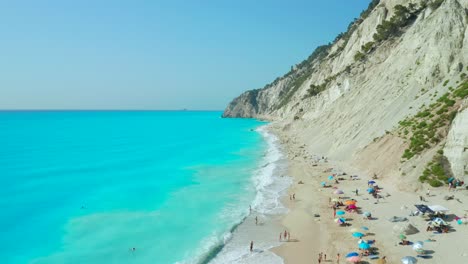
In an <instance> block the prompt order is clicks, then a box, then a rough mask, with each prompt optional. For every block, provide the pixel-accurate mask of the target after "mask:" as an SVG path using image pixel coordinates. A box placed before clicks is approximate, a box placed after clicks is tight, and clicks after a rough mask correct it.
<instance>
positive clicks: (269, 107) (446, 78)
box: [223, 0, 468, 174]
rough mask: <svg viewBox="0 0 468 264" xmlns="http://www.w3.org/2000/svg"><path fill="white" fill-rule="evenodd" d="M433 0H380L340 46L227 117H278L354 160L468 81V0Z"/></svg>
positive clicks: (313, 144) (326, 151)
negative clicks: (365, 148) (436, 0)
mask: <svg viewBox="0 0 468 264" xmlns="http://www.w3.org/2000/svg"><path fill="white" fill-rule="evenodd" d="M433 2H435V1H434V0H433V1H423V0H414V1H408V0H382V1H380V3H378V1H373V3H378V4H377V5H374V6H371V8H370V9H369V10H368V11H367V12H366V13H365V14H363V16H362V17H361V18H360V19H358V20H357V21H356V22H355V23H354V24H352V25H351V26H350V29H349V30H348V32H347V33H345V34H344V35H343V36H342V37H341V38H338V39H337V40H335V41H334V43H333V44H332V45H330V46H327V47H324V48H323V49H321V50H318V51H316V52H314V54H312V55H311V57H309V59H307V60H306V61H304V62H302V63H301V64H299V65H297V66H296V68H295V69H294V70H292V71H291V72H289V73H288V74H286V75H285V76H283V77H281V78H278V79H277V80H275V81H274V82H272V83H271V84H269V85H267V86H266V87H265V88H264V89H259V90H254V91H247V92H245V93H243V94H242V95H240V96H239V97H237V98H236V99H234V100H233V101H232V102H231V103H230V104H229V105H228V107H227V108H226V110H225V112H224V114H223V116H224V117H254V118H263V119H270V120H276V121H277V123H281V124H282V125H283V126H284V129H287V130H290V131H291V133H295V134H296V135H297V136H298V137H300V138H301V140H303V141H304V142H306V143H308V147H309V148H310V150H311V152H312V153H320V154H323V155H327V156H330V157H332V158H334V159H338V160H352V159H353V156H355V155H357V154H356V153H358V152H360V151H361V150H362V149H363V148H364V147H366V146H368V145H370V144H372V143H373V142H374V141H373V140H374V139H375V138H378V137H381V136H382V135H385V132H386V131H392V130H394V129H396V127H398V122H399V121H401V120H403V119H404V118H405V117H408V116H412V115H415V114H416V113H417V112H418V110H419V109H420V108H421V107H422V106H423V105H429V104H431V103H433V102H435V101H436V100H437V99H438V98H439V97H440V96H442V95H443V94H444V93H446V92H448V91H449V88H450V87H451V86H452V87H455V86H456V85H457V84H458V83H459V82H463V81H464V80H465V78H466V77H465V76H463V74H464V73H465V74H468V68H467V65H468V28H467V25H468V0H445V1H443V2H441V4H440V6H438V5H437V4H435V3H434V4H432V3H433ZM439 2H440V1H439ZM399 5H400V6H399ZM401 5H403V6H404V7H405V8H406V9H402V8H401ZM384 21H387V22H384ZM388 21H390V22H391V23H388ZM382 24H383V25H382ZM379 25H380V26H379ZM389 28H390V29H389ZM395 28H396V29H395ZM384 29H385V30H384ZM387 29H388V30H387ZM389 32H390V33H389ZM376 33H377V34H376ZM375 35H377V36H375ZM461 75H462V76H461ZM466 120H467V115H466V110H465V111H464V112H463V113H461V114H460V115H459V116H457V118H456V119H455V121H454V128H453V129H452V130H454V131H455V132H451V134H450V135H451V136H449V138H451V139H450V142H460V141H463V140H462V139H460V136H461V137H463V136H464V137H465V140H466V134H467V133H468V130H466V129H465V130H464V131H463V129H464V128H466ZM456 131H458V132H456ZM465 143H466V141H465ZM456 144H458V143H456ZM465 146H466V145H465ZM457 151H459V150H457ZM400 155H401V154H400ZM449 155H450V154H449ZM463 155H464V156H463ZM463 155H461V154H460V155H459V154H456V155H455V154H454V156H457V158H455V157H454V156H453V157H452V158H451V159H452V160H451V161H452V162H453V164H452V168H454V170H456V171H461V169H460V168H462V167H464V166H466V163H467V160H466V154H463ZM455 168H456V169H455ZM459 174H463V173H462V172H460V173H459Z"/></svg>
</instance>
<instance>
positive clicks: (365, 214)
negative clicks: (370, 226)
mask: <svg viewBox="0 0 468 264" xmlns="http://www.w3.org/2000/svg"><path fill="white" fill-rule="evenodd" d="M362 214H363V215H364V216H366V217H369V216H371V213H370V212H364V213H362Z"/></svg>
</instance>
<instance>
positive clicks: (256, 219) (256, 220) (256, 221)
mask: <svg viewBox="0 0 468 264" xmlns="http://www.w3.org/2000/svg"><path fill="white" fill-rule="evenodd" d="M255 225H258V217H257V216H256V217H255Z"/></svg>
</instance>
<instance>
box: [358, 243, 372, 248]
mask: <svg viewBox="0 0 468 264" xmlns="http://www.w3.org/2000/svg"><path fill="white" fill-rule="evenodd" d="M369 248H370V245H369V244H367V243H364V242H363V243H360V244H359V249H369Z"/></svg>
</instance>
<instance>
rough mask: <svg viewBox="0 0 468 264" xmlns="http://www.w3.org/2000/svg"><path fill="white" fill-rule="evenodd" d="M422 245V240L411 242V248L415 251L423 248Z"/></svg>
mask: <svg viewBox="0 0 468 264" xmlns="http://www.w3.org/2000/svg"><path fill="white" fill-rule="evenodd" d="M423 245H424V243H423V242H422V241H418V242H416V243H414V244H413V249H414V250H415V251H422V250H423Z"/></svg>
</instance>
